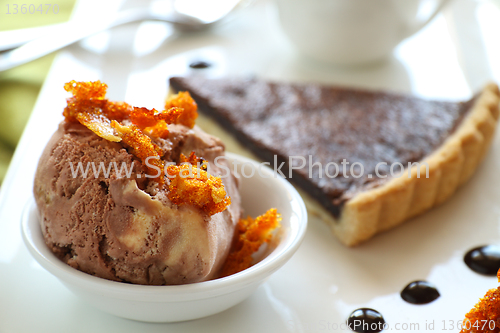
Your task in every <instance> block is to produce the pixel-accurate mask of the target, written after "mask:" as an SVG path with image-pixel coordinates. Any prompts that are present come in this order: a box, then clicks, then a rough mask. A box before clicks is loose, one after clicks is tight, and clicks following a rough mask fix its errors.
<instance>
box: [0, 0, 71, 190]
mask: <svg viewBox="0 0 500 333" xmlns="http://www.w3.org/2000/svg"><path fill="white" fill-rule="evenodd" d="M25 2H26V1H24V2H22V1H11V0H0V31H5V30H12V29H23V28H32V27H37V26H43V25H49V24H54V23H61V22H65V21H67V20H68V19H69V18H70V15H71V11H72V10H73V7H74V4H75V2H76V0H57V4H58V6H59V12H58V13H57V14H54V13H53V12H51V11H49V12H48V13H47V14H43V15H13V14H7V10H8V6H10V12H12V11H13V8H14V7H13V6H14V5H15V4H17V5H18V6H19V7H20V6H21V5H22V4H23V3H25ZM29 3H30V4H33V5H35V7H36V8H38V7H39V6H40V5H44V4H45V3H47V1H42V0H30V1H29ZM54 56H55V54H50V55H47V56H45V57H43V58H40V59H38V60H35V61H33V62H30V63H28V64H25V65H22V66H19V67H16V68H13V69H10V70H8V71H5V72H0V183H1V182H2V181H3V178H4V177H5V173H6V172H7V168H8V166H9V163H10V160H11V158H12V155H13V154H14V150H15V148H16V145H17V143H18V141H19V139H20V138H21V134H22V132H23V129H24V126H25V125H26V123H27V121H28V118H29V116H30V114H31V110H33V106H34V105H35V101H36V98H37V96H38V93H39V91H40V88H41V87H42V84H43V81H44V79H45V77H46V75H47V73H48V71H49V68H50V65H51V63H52V60H53V59H54Z"/></svg>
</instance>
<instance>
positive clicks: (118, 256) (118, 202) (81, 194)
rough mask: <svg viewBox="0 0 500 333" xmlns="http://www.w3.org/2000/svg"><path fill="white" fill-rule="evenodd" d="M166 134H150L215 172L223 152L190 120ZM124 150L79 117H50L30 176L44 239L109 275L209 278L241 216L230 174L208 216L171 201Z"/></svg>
mask: <svg viewBox="0 0 500 333" xmlns="http://www.w3.org/2000/svg"><path fill="white" fill-rule="evenodd" d="M169 132H170V133H169V136H168V138H166V139H161V138H159V139H155V140H154V142H155V143H156V144H157V145H158V146H159V147H160V148H161V149H162V151H163V152H164V156H163V157H162V159H164V160H165V161H167V162H168V161H173V162H179V158H180V154H181V153H182V154H184V155H186V156H188V155H189V154H190V153H191V152H192V151H194V152H195V154H196V156H198V157H202V158H203V159H204V160H206V161H207V162H208V163H209V165H210V173H211V174H212V175H217V174H218V173H222V174H224V172H221V170H220V169H219V168H218V167H217V165H216V164H215V163H214V159H215V158H216V157H218V156H222V155H224V146H223V144H222V143H221V142H220V140H218V139H217V138H215V137H212V136H210V135H208V134H206V133H204V132H203V131H201V130H200V129H199V128H198V127H196V126H195V127H194V128H193V129H190V128H188V127H185V126H183V125H169ZM129 150H131V148H130V147H127V146H126V145H125V144H123V143H116V142H111V141H107V140H105V139H103V138H101V137H99V136H97V135H96V134H94V133H93V132H92V131H90V130H89V129H87V128H86V127H84V126H82V125H80V124H79V123H70V122H65V121H64V122H62V123H61V124H60V125H59V129H58V130H57V132H56V133H55V134H54V135H53V137H52V139H51V140H50V142H49V143H48V145H47V147H46V148H45V150H44V152H43V154H42V157H41V158H40V161H39V164H38V169H37V171H36V175H35V184H34V195H35V199H36V203H37V205H38V209H39V212H40V217H41V227H42V232H43V235H44V237H45V242H46V244H47V245H48V246H49V247H50V248H51V249H52V251H53V252H54V253H55V254H56V255H57V256H58V257H59V258H60V259H61V260H63V261H64V262H66V263H67V264H69V265H71V266H72V267H74V268H77V269H79V270H81V271H84V272H86V273H89V274H92V275H95V276H99V277H102V278H106V279H110V280H116V281H124V282H131V283H137V284H153V285H162V284H183V283H193V282H199V281H205V280H208V279H211V278H213V277H215V275H216V274H217V272H218V270H219V269H220V267H221V266H222V264H223V262H224V260H225V258H226V257H227V254H228V252H229V248H230V245H231V242H232V240H233V235H234V229H235V226H236V224H237V222H238V219H239V218H240V196H239V193H238V188H237V187H238V186H237V180H236V179H235V178H234V177H233V176H232V175H231V176H229V177H223V179H222V181H223V183H224V187H225V190H226V193H227V194H228V195H229V196H230V197H231V202H232V203H231V205H230V206H229V207H228V208H227V209H226V210H224V211H222V212H220V213H217V214H214V215H212V216H209V215H208V214H207V213H205V212H204V211H202V210H200V209H199V208H196V207H194V206H192V205H188V204H186V205H180V206H177V205H174V204H173V203H172V202H171V201H170V200H169V199H168V197H167V195H168V193H167V191H168V190H167V188H166V187H162V186H161V185H159V183H158V181H156V180H155V179H153V178H148V177H146V175H147V173H148V171H147V168H145V167H144V166H143V165H142V163H141V161H140V160H139V159H138V158H137V157H135V156H134V155H133V154H132V153H131V152H130V151H129ZM222 163H223V161H220V160H219V161H218V164H219V165H220V164H222ZM99 167H100V169H99ZM85 171H87V174H86V177H85V176H84V173H85ZM96 171H99V174H97V173H96ZM103 171H105V172H103ZM127 171H128V173H129V175H126V173H127Z"/></svg>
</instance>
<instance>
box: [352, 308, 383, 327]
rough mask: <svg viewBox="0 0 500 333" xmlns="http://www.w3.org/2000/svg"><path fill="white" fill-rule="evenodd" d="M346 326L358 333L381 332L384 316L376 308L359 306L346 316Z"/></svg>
mask: <svg viewBox="0 0 500 333" xmlns="http://www.w3.org/2000/svg"><path fill="white" fill-rule="evenodd" d="M347 325H348V327H349V328H350V329H351V330H352V331H354V332H359V333H372V332H381V331H382V330H383V329H384V326H385V320H384V317H382V315H381V314H380V312H378V311H377V310H373V309H369V308H360V309H357V310H354V311H353V312H352V313H351V315H350V316H349V318H347Z"/></svg>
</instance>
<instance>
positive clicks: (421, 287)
mask: <svg viewBox="0 0 500 333" xmlns="http://www.w3.org/2000/svg"><path fill="white" fill-rule="evenodd" d="M439 296H440V295H439V291H438V290H437V289H436V287H434V286H433V285H432V284H430V283H429V282H427V281H413V282H411V283H410V284H408V285H407V286H406V287H405V288H404V289H403V291H402V292H401V297H402V298H403V299H404V300H405V301H407V302H408V303H412V304H427V303H430V302H432V301H434V300H436V299H437V298H438V297H439Z"/></svg>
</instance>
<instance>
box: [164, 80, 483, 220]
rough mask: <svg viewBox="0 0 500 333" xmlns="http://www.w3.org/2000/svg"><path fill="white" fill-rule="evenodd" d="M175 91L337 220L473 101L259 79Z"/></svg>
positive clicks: (436, 142) (429, 146)
mask: <svg viewBox="0 0 500 333" xmlns="http://www.w3.org/2000/svg"><path fill="white" fill-rule="evenodd" d="M170 85H171V87H172V88H173V90H174V91H180V90H188V91H189V92H190V93H191V94H192V96H193V97H194V99H195V100H196V102H197V103H198V105H199V110H200V111H201V112H203V113H205V114H207V115H209V116H210V117H212V118H214V119H215V120H216V121H217V122H218V123H219V124H220V125H222V127H223V128H224V129H225V130H227V131H229V132H231V133H232V134H233V135H234V136H235V137H236V138H237V139H238V140H239V141H240V142H241V143H242V144H243V145H244V146H245V147H247V148H249V149H250V150H251V151H252V152H253V153H254V154H256V155H257V156H258V157H260V158H261V159H263V160H264V161H267V162H270V164H271V167H272V168H273V167H274V166H275V165H276V168H278V167H279V166H280V165H281V163H284V164H283V166H282V167H281V169H280V170H281V171H282V172H283V174H284V175H285V176H286V177H287V178H291V179H290V180H291V181H293V182H294V183H296V184H297V185H299V186H300V187H302V188H303V189H304V190H305V191H306V192H308V193H309V194H310V195H311V196H312V197H314V198H315V199H316V200H318V201H319V202H320V203H321V204H322V205H323V207H324V208H326V209H327V210H328V211H330V212H331V213H332V214H333V215H334V216H335V217H339V215H340V213H341V208H342V205H343V204H344V203H345V202H346V201H347V200H349V199H350V198H352V197H353V196H354V195H356V194H357V193H359V192H361V191H365V190H368V189H371V188H374V187H377V186H380V185H381V184H383V183H385V182H387V181H388V180H389V179H390V178H391V166H393V173H392V174H393V175H394V174H397V173H398V172H399V171H400V170H401V166H402V167H404V168H406V167H407V166H408V163H415V162H419V161H422V160H423V159H424V158H425V157H426V156H428V155H430V154H431V153H432V152H433V151H434V150H436V149H437V148H438V147H439V146H440V145H441V144H442V143H443V142H444V141H445V140H446V138H447V137H448V136H450V134H451V133H452V132H453V131H454V130H455V129H456V128H457V126H458V125H459V124H460V122H461V121H462V119H463V118H464V116H465V115H466V113H467V111H468V110H469V109H470V108H471V107H472V105H473V103H474V98H473V99H471V100H469V101H467V102H445V101H430V100H425V99H421V98H417V97H412V96H408V95H402V94H395V93H388V92H380V91H367V90H361V89H350V88H342V87H334V86H323V85H318V84H293V83H277V82H266V81H263V80H258V79H241V78H222V79H206V78H202V77H184V78H181V77H174V78H171V79H170ZM290 161H291V165H292V166H293V167H297V169H293V170H292V177H289V170H290V169H289V168H290ZM398 163H400V164H398ZM344 165H345V166H344ZM300 166H302V167H301V168H298V167H300ZM335 166H337V167H338V168H336V167H335ZM361 166H362V169H361ZM337 170H338V172H336V171H337ZM344 171H345V172H344ZM376 171H377V172H376ZM336 173H337V174H336ZM377 173H378V174H377ZM335 174H336V175H335ZM404 176H405V177H406V176H407V174H406V173H405V175H404ZM421 176H423V177H425V174H424V175H421Z"/></svg>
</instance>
